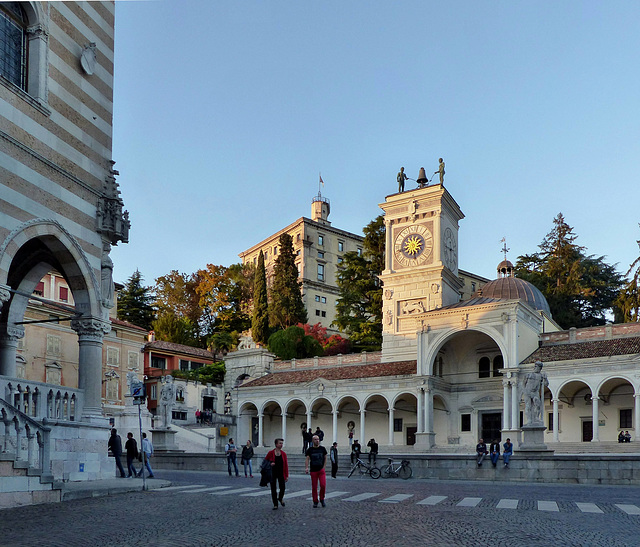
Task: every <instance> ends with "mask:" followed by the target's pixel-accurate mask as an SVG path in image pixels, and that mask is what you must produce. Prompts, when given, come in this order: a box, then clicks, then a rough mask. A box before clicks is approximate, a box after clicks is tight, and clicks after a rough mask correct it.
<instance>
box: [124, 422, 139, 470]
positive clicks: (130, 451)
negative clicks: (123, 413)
mask: <svg viewBox="0 0 640 547" xmlns="http://www.w3.org/2000/svg"><path fill="white" fill-rule="evenodd" d="M124 449H125V450H126V451H127V471H129V474H128V475H127V478H128V479H132V478H133V477H135V476H136V475H137V474H138V472H137V471H136V466H135V464H134V463H133V462H134V461H135V460H136V458H137V457H138V443H137V442H136V440H135V439H134V438H133V433H131V431H129V433H127V442H126V443H124Z"/></svg>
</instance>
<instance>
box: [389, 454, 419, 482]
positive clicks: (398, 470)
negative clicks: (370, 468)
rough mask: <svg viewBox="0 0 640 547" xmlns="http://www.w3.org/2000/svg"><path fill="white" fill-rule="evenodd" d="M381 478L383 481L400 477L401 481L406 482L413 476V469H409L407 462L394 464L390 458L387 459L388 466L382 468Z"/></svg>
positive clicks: (409, 465)
mask: <svg viewBox="0 0 640 547" xmlns="http://www.w3.org/2000/svg"><path fill="white" fill-rule="evenodd" d="M382 476H383V477H384V478H385V479H388V478H391V477H400V478H401V479H404V480H407V479H410V478H411V477H412V476H413V469H411V464H410V463H409V460H402V461H401V462H394V461H393V459H392V458H389V465H387V466H386V467H383V468H382Z"/></svg>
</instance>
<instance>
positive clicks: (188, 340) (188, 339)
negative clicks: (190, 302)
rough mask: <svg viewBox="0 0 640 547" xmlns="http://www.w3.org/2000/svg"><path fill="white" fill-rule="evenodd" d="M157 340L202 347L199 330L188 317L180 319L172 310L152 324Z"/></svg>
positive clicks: (162, 314) (166, 311)
mask: <svg viewBox="0 0 640 547" xmlns="http://www.w3.org/2000/svg"><path fill="white" fill-rule="evenodd" d="M152 327H153V330H154V332H155V335H156V339H158V340H163V341H164V342H173V343H174V344H183V345H185V346H194V347H201V345H202V344H201V342H200V338H199V336H198V328H197V326H196V325H194V324H193V323H192V322H191V320H190V319H189V318H187V317H178V316H177V315H175V314H174V313H173V312H172V311H170V310H165V311H163V312H161V313H160V314H159V315H158V318H157V319H156V320H155V321H154V322H153V324H152Z"/></svg>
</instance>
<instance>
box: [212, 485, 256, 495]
mask: <svg viewBox="0 0 640 547" xmlns="http://www.w3.org/2000/svg"><path fill="white" fill-rule="evenodd" d="M256 490H258V488H252V487H251V486H248V487H247V488H236V489H235V490H225V491H224V492H211V495H212V496H228V495H229V494H241V493H242V492H255V491H256Z"/></svg>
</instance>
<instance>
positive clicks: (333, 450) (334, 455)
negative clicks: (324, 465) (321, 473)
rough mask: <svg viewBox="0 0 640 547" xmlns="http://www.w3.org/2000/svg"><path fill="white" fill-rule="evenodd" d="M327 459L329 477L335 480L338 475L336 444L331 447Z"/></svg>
mask: <svg viewBox="0 0 640 547" xmlns="http://www.w3.org/2000/svg"><path fill="white" fill-rule="evenodd" d="M329 458H330V460H331V476H332V477H333V478H334V479H335V478H336V475H337V474H338V443H333V445H332V446H331V450H329Z"/></svg>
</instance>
